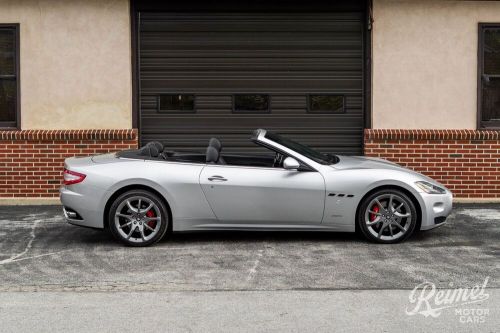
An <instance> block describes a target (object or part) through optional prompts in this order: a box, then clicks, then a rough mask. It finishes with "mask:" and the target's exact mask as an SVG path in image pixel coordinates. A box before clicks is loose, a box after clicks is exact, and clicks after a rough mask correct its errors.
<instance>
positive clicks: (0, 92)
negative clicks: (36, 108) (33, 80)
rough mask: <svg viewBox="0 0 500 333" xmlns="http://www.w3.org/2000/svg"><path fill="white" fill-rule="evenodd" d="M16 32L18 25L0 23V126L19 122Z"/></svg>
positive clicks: (14, 125)
mask: <svg viewBox="0 0 500 333" xmlns="http://www.w3.org/2000/svg"><path fill="white" fill-rule="evenodd" d="M18 34H19V26H18V25H12V24H0V128H17V127H18V125H19V123H20V119H19V118H20V117H19V98H18V96H19V37H18Z"/></svg>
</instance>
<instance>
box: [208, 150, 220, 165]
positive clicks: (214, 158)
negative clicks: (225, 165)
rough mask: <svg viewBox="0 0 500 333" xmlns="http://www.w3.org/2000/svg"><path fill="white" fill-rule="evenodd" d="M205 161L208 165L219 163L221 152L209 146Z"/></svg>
mask: <svg viewBox="0 0 500 333" xmlns="http://www.w3.org/2000/svg"><path fill="white" fill-rule="evenodd" d="M205 160H206V161H207V163H217V162H218V161H219V151H218V150H217V149H215V148H214V147H212V146H208V147H207V155H206V158H205Z"/></svg>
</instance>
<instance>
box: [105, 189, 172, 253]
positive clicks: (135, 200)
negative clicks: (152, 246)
mask: <svg viewBox="0 0 500 333" xmlns="http://www.w3.org/2000/svg"><path fill="white" fill-rule="evenodd" d="M162 223H163V220H162V216H161V210H160V208H159V207H158V206H157V205H156V204H155V203H154V202H153V201H152V200H151V199H149V198H146V197H143V196H133V197H130V198H126V199H124V200H123V201H122V202H121V203H120V204H119V205H118V208H117V209H116V213H115V226H116V230H117V231H118V233H119V234H120V236H121V237H123V238H124V239H126V240H128V241H130V242H134V243H143V242H147V241H149V240H150V239H152V238H153V237H154V236H155V235H156V234H157V233H158V232H159V231H160V228H161V224H162Z"/></svg>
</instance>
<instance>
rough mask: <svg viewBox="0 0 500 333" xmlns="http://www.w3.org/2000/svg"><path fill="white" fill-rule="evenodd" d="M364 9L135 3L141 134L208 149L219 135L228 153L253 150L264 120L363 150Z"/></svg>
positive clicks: (144, 138)
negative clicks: (163, 8) (154, 7)
mask: <svg viewBox="0 0 500 333" xmlns="http://www.w3.org/2000/svg"><path fill="white" fill-rule="evenodd" d="M363 18H364V14H363V12H338V13H335V12H333V13H319V12H318V13H283V14H281V13H196V14H193V13H179V12H176V13H165V12H163V13H158V12H141V13H140V14H139V15H138V73H139V80H138V82H139V87H138V89H139V113H140V121H139V125H140V126H139V127H140V135H141V143H142V144H144V143H146V142H148V141H151V140H160V141H164V142H165V143H166V145H167V146H168V147H169V148H172V149H179V150H182V149H189V150H192V149H197V150H204V149H205V148H206V146H207V143H208V139H209V138H210V137H212V136H216V137H219V138H220V139H221V141H222V142H223V145H224V151H225V152H251V151H252V150H253V149H252V144H250V143H249V140H248V139H249V137H250V135H251V132H252V131H253V130H254V129H256V128H266V129H269V130H273V131H276V132H278V133H281V134H284V135H286V136H288V137H290V138H292V139H296V140H298V141H300V142H302V143H305V144H307V145H309V146H311V147H315V148H318V149H319V150H321V151H323V152H327V153H342V154H361V152H362V134H363V124H364V123H363V121H364V119H363ZM247 104H248V105H247ZM256 105H257V106H256Z"/></svg>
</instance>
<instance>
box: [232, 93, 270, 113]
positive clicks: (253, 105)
mask: <svg viewBox="0 0 500 333" xmlns="http://www.w3.org/2000/svg"><path fill="white" fill-rule="evenodd" d="M233 101H234V103H233V104H234V105H233V111H234V112H236V113H267V112H270V103H269V95H264V94H238V95H234V97H233Z"/></svg>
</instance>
